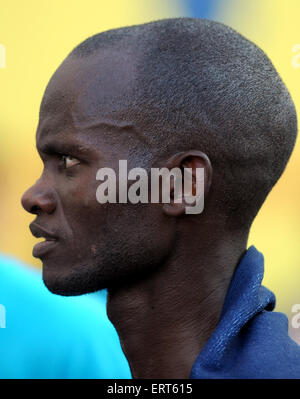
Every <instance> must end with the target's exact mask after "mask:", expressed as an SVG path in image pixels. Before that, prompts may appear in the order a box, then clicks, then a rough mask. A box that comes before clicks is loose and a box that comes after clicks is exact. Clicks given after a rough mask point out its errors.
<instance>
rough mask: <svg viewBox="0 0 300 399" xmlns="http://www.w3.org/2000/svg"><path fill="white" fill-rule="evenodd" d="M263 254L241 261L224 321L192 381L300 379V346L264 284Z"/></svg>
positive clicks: (195, 367)
mask: <svg viewBox="0 0 300 399" xmlns="http://www.w3.org/2000/svg"><path fill="white" fill-rule="evenodd" d="M263 275H264V259H263V255H262V254H261V253H260V252H258V251H257V250H256V249H255V247H253V246H252V247H250V248H249V249H248V251H247V252H246V254H245V255H244V257H243V258H242V260H241V262H240V263H239V265H238V267H237V269H236V271H235V273H234V275H233V278H232V281H231V284H230V287H229V290H228V292H227V296H226V299H225V302H224V306H223V310H222V314H221V317H220V320H219V323H218V325H217V327H216V329H215V330H214V332H213V334H212V335H211V337H210V339H209V340H208V341H207V343H206V345H205V347H204V348H203V349H202V351H201V352H200V354H199V356H198V358H197V360H196V362H195V363H194V365H193V368H192V371H191V374H190V378H210V379H211V378H220V379H223V378H253V379H254V378H300V346H299V345H298V344H296V343H295V342H294V341H293V340H292V339H291V338H290V337H289V336H288V320H287V317H286V316H285V315H284V314H283V313H278V312H274V311H273V309H274V307H275V296H274V294H273V293H272V292H271V291H269V290H268V289H267V288H265V287H264V286H262V285H261V282H262V279H263Z"/></svg>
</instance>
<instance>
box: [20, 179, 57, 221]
mask: <svg viewBox="0 0 300 399" xmlns="http://www.w3.org/2000/svg"><path fill="white" fill-rule="evenodd" d="M21 203H22V206H23V208H24V209H25V210H26V211H27V212H29V213H33V214H35V215H38V214H39V213H43V212H45V213H48V214H51V213H53V212H54V211H55V209H56V196H55V192H54V190H53V188H51V187H50V185H47V184H46V183H45V182H43V181H42V179H39V180H38V181H37V182H36V183H35V184H34V185H33V186H31V187H30V188H29V189H28V190H27V191H26V192H25V193H24V194H23V196H22V199H21Z"/></svg>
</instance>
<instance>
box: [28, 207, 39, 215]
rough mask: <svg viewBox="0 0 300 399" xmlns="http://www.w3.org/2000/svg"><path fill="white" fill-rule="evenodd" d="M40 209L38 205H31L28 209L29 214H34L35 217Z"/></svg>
mask: <svg viewBox="0 0 300 399" xmlns="http://www.w3.org/2000/svg"><path fill="white" fill-rule="evenodd" d="M41 210H42V209H41V208H40V207H39V206H38V205H33V206H32V207H31V208H30V213H34V214H35V215H37V214H38V213H39V212H40V211H41Z"/></svg>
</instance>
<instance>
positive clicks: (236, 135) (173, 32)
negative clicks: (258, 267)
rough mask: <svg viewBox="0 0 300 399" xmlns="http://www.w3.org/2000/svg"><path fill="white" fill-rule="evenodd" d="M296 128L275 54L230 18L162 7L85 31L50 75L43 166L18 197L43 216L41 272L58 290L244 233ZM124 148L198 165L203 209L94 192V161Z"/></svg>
mask: <svg viewBox="0 0 300 399" xmlns="http://www.w3.org/2000/svg"><path fill="white" fill-rule="evenodd" d="M296 133H297V118H296V113H295V108H294V105H293V102H292V100H291V98H290V95H289V93H288V91H287V89H286V87H285V86H284V84H283V82H282V81H281V79H280V77H279V76H278V74H277V72H276V70H275V69H274V67H273V66H272V64H271V62H270V61H269V59H268V58H267V57H266V55H265V54H264V53H263V52H262V51H261V50H260V49H259V48H257V47H256V46H255V45H254V44H253V43H251V42H249V41H248V40H246V39H245V38H243V37H242V36H241V35H239V34H238V33H237V32H235V31H233V30H232V29H230V28H229V27H226V26H224V25H222V24H219V23H216V22H212V21H206V20H201V19H189V18H183V19H168V20H162V21H157V22H153V23H149V24H144V25H138V26H133V27H128V28H122V29H116V30H112V31H108V32H104V33H101V34H99V35H95V36H93V37H91V38H89V39H87V40H86V41H85V42H83V43H82V44H80V45H79V46H78V47H76V48H75V49H74V50H73V51H72V52H71V54H70V55H69V56H68V57H67V59H66V60H65V61H64V62H63V63H62V65H61V66H60V67H59V68H58V70H57V71H56V72H55V74H54V76H53V77H52V79H51V80H50V82H49V84H48V87H47V89H46V92H45V95H44V98H43V101H42V104H41V110H40V121H39V126H38V130H37V148H38V150H39V152H40V155H41V157H42V159H43V161H44V171H43V174H42V176H41V178H40V179H39V180H38V181H37V182H36V184H35V185H34V186H33V187H31V188H30V189H29V190H28V191H27V192H26V193H25V194H24V196H23V199H22V202H23V206H24V207H25V209H26V210H27V211H29V212H31V213H34V214H36V215H37V218H36V221H35V223H34V224H33V225H32V228H31V229H32V232H33V233H34V234H35V235H37V236H39V235H40V236H43V237H45V236H46V237H47V236H48V238H49V240H50V241H48V242H46V244H41V245H39V248H37V249H35V255H36V256H39V257H40V258H41V259H42V260H43V278H44V281H45V284H46V285H47V287H48V288H49V289H50V290H51V291H53V292H56V293H59V294H64V295H73V294H80V293H84V292H90V291H94V290H98V289H101V288H105V287H111V286H114V285H116V284H117V285H118V284H122V283H125V281H127V280H129V279H133V278H143V277H144V276H145V275H146V274H147V273H155V271H156V270H157V269H158V268H159V266H161V265H162V264H164V262H166V260H167V259H169V258H170V257H172V256H173V255H174V253H175V252H176V250H177V248H178V247H180V248H181V250H183V251H186V255H187V256H188V252H189V245H188V243H189V242H190V239H191V238H193V239H194V240H195V241H199V242H200V241H201V240H204V241H205V240H208V239H209V240H211V242H212V243H213V241H214V240H216V241H217V240H219V239H221V236H222V235H226V234H231V233H233V234H240V233H241V232H242V233H247V232H248V230H249V228H250V225H251V223H252V221H253V219H254V217H255V215H256V213H257V212H258V210H259V208H260V207H261V205H262V203H263V201H264V200H265V198H266V196H267V194H268V193H269V191H270V190H271V188H272V187H273V185H274V184H275V183H276V181H277V180H278V178H279V177H280V175H281V173H282V172H283V170H284V168H285V165H286V163H287V161H288V159H289V156H290V154H291V151H292V149H293V146H294V143H295V139H296ZM121 159H123V160H127V161H128V168H129V169H130V168H133V167H143V168H145V169H146V170H150V168H152V167H164V166H166V167H169V168H172V167H179V168H184V167H192V168H193V169H195V168H196V167H203V168H204V173H205V184H206V196H205V208H204V212H203V213H201V214H200V215H185V214H183V213H182V212H181V211H180V210H181V207H180V206H178V205H176V204H174V203H172V202H171V204H170V205H169V206H168V207H166V206H164V205H163V204H151V203H149V204H141V203H139V204H130V203H127V204H118V203H117V204H109V203H108V204H99V203H98V202H97V200H96V190H97V186H98V184H99V182H97V181H96V173H97V170H98V169H99V168H102V167H110V168H113V169H114V170H117V169H118V161H119V160H121ZM182 207H184V204H183V205H182ZM178 210H179V211H178ZM37 226H39V227H42V228H43V229H44V230H46V232H45V231H44V232H43V231H40V230H39V227H37ZM51 240H53V241H51ZM212 245H213V244H212Z"/></svg>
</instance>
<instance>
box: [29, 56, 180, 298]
mask: <svg viewBox="0 0 300 399" xmlns="http://www.w3.org/2000/svg"><path fill="white" fill-rule="evenodd" d="M99 64H100V65H101V68H99ZM131 68H132V65H130V62H129V61H128V63H123V62H120V60H119V56H118V54H114V53H109V52H106V53H105V54H104V55H102V57H101V55H97V56H92V57H89V58H88V59H83V60H81V59H72V58H70V59H67V60H66V61H65V62H64V63H63V64H62V66H61V67H60V68H59V69H58V70H57V71H56V73H55V74H54V76H53V77H52V79H51V81H50V83H49V85H48V87H47V89H46V92H45V94H44V97H43V100H42V104H41V109H40V120H39V126H38V129H37V134H36V146H37V150H38V153H39V155H40V157H41V159H42V161H43V165H44V168H43V172H42V175H41V177H40V178H39V179H38V180H37V182H36V183H35V184H34V185H33V186H32V187H31V188H29V189H28V190H27V192H26V193H25V194H24V195H23V198H22V204H23V206H24V208H25V209H26V210H27V211H28V212H30V213H32V214H34V215H36V218H35V219H34V221H33V222H32V223H31V225H30V229H31V232H32V234H33V235H34V236H36V237H43V238H44V239H45V240H44V241H42V242H41V243H38V244H37V245H36V246H35V247H34V249H33V255H34V256H35V257H38V258H40V259H41V260H42V263H43V280H44V282H45V285H46V286H47V287H48V288H49V290H50V291H52V292H54V293H57V294H62V295H77V294H82V293H87V292H92V291H96V290H99V289H102V288H109V287H113V286H116V285H120V284H124V283H125V281H127V282H128V281H130V280H132V279H136V278H139V277H142V276H144V275H145V274H146V273H148V272H149V273H152V272H153V270H155V269H156V268H157V267H158V265H159V264H161V262H162V261H163V260H165V259H166V258H167V257H168V255H169V253H170V251H171V248H172V244H173V241H174V235H175V233H174V229H173V227H174V226H173V221H170V219H168V220H166V219H167V218H166V217H165V215H164V214H163V213H162V212H161V207H160V205H159V204H150V203H149V204H136V205H134V204H130V203H127V204H118V203H116V204H111V203H106V204H99V202H98V201H97V199H96V190H97V187H98V185H99V182H97V180H96V174H97V171H98V169H99V168H102V167H110V168H112V169H114V170H117V169H118V162H119V160H120V159H126V160H128V163H129V164H130V163H131V164H132V165H133V167H136V166H139V159H140V158H139V148H140V143H139V139H138V138H137V137H135V136H134V134H132V131H131V128H130V126H129V125H127V124H125V125H124V119H125V118H126V113H124V110H122V101H120V98H122V95H123V93H124V92H125V91H126V90H127V88H128V86H129V85H130V84H131ZM112 104H119V105H118V110H117V112H116V107H115V106H112ZM119 113H122V124H120V118H118V115H119ZM132 148H134V151H132ZM142 152H143V154H145V148H144V147H143V151H142ZM133 153H134V154H133Z"/></svg>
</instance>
